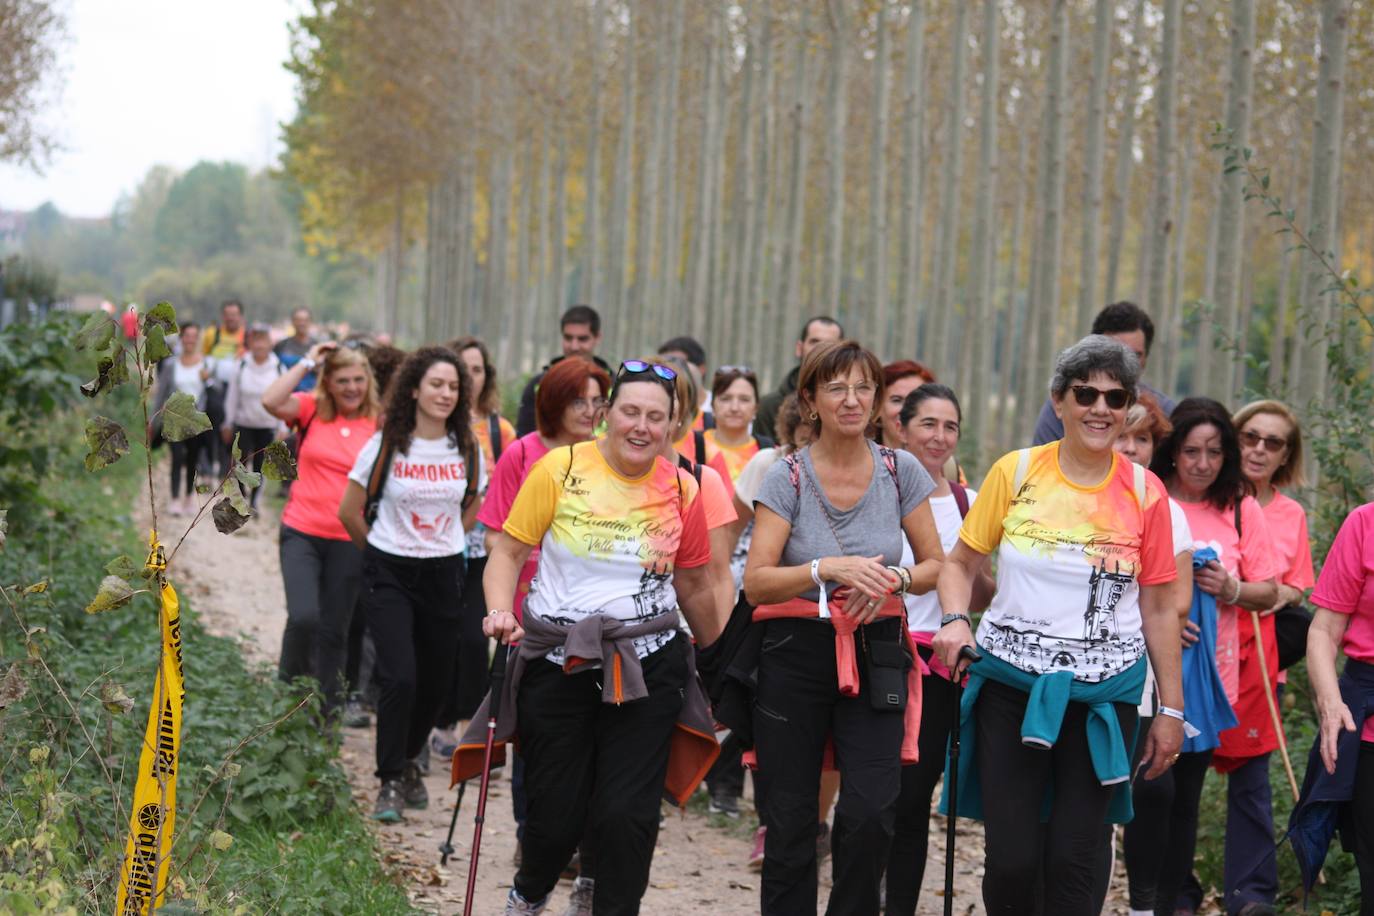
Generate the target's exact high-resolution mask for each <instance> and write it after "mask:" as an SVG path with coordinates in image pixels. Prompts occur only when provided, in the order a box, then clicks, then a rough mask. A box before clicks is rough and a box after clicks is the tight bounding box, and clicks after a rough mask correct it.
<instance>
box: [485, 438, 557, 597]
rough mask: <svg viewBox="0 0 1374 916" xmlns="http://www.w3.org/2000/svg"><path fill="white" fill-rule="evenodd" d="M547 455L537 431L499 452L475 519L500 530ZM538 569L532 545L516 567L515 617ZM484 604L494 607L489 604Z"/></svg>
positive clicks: (536, 557) (536, 555) (537, 553)
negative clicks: (528, 479) (517, 572)
mask: <svg viewBox="0 0 1374 916" xmlns="http://www.w3.org/2000/svg"><path fill="white" fill-rule="evenodd" d="M548 453H549V449H548V447H547V446H545V445H544V440H543V439H541V438H540V437H539V433H537V432H533V433H529V434H527V435H524V436H521V437H520V438H519V439H517V440H515V443H514V444H513V445H511V446H510V447H509V448H507V449H505V450H504V451H502V452H501V460H500V461H498V462H496V469H495V470H494V471H492V473H491V480H490V481H489V482H488V483H487V495H486V496H485V497H484V498H483V500H482V508H481V509H478V510H477V520H478V521H479V522H481V523H482V524H483V525H486V526H487V527H488V528H489V529H491V530H492V531H500V530H502V529H503V528H504V527H505V525H506V516H508V515H510V507H511V506H513V505H515V496H516V494H517V493H519V492H520V485H521V484H523V483H524V482H525V477H526V475H528V474H529V472H530V468H532V467H534V465H535V462H537V461H538V460H539V459H540V458H543V457H544V456H545V455H547V454H548ZM565 466H566V465H565ZM538 569H539V547H538V546H537V545H536V546H535V548H534V549H533V550H531V551H530V556H529V559H528V560H526V561H525V565H524V566H522V567H521V568H520V576H519V577H518V578H517V579H516V582H515V594H514V595H513V596H512V599H511V609H512V611H513V612H514V613H515V615H516V616H517V617H519V616H520V615H521V613H522V612H523V609H524V606H525V596H526V595H528V594H529V592H530V583H531V582H532V581H534V574H535V572H536V571H538ZM488 604H490V605H491V606H492V607H497V605H496V604H492V603H491V602H490V601H489V602H488Z"/></svg>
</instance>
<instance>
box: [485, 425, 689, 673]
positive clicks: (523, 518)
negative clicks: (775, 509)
mask: <svg viewBox="0 0 1374 916" xmlns="http://www.w3.org/2000/svg"><path fill="white" fill-rule="evenodd" d="M569 451H570V450H569V449H563V448H560V449H555V450H554V451H552V452H550V453H549V454H547V455H545V456H544V457H543V458H541V459H539V461H538V462H536V463H535V465H534V467H532V468H530V472H529V476H528V477H526V478H525V482H524V484H523V485H522V486H521V487H520V492H519V494H518V495H517V496H516V497H515V503H514V505H512V506H511V510H510V514H509V515H507V516H506V521H505V526H504V528H505V532H506V534H509V535H510V536H511V537H513V538H515V539H516V540H518V541H520V542H522V543H524V544H528V545H530V546H532V547H533V546H538V547H539V548H540V552H539V570H538V572H537V573H536V574H535V578H534V582H533V584H532V585H531V588H530V594H529V596H528V597H527V598H526V600H525V613H526V614H533V615H535V616H536V617H540V618H542V619H544V620H547V621H549V622H551V623H557V624H563V625H572V624H576V623H577V622H578V621H580V620H582V619H584V618H586V617H590V616H591V615H593V614H604V615H605V616H607V617H613V618H615V619H617V620H625V621H631V622H635V623H642V622H644V621H647V620H652V619H653V618H655V617H659V616H662V615H663V614H668V613H671V612H672V611H673V610H675V609H676V608H677V593H676V592H675V591H674V590H673V571H674V569H676V568H677V567H678V566H682V567H683V568H692V567H697V566H704V565H706V563H707V562H708V561H709V560H710V558H711V544H710V540H709V539H708V537H707V533H706V516H705V513H704V512H703V511H702V500H700V499H698V498H697V495H698V491H697V482H696V480H695V479H694V478H693V477H692V475H691V474H690V473H688V472H687V471H683V470H681V469H679V468H676V467H674V466H673V465H672V464H670V463H669V462H668V461H667V459H664V458H656V459H655V460H654V465H653V468H652V469H651V470H650V471H649V472H648V473H646V474H644V475H643V476H642V477H637V478H630V477H625V476H623V475H621V474H619V473H617V472H616V471H615V470H614V469H613V468H612V467H611V466H610V464H608V463H607V461H606V459H605V458H604V457H603V456H602V454H601V449H600V448H599V447H598V444H597V442H595V441H593V442H582V443H579V444H577V445H574V446H573V447H572V449H571V454H569ZM673 632H674V631H671V630H669V631H666V632H663V633H655V634H651V635H649V636H645V637H640V638H637V639H635V641H634V646H635V653H636V654H637V655H638V656H639V657H640V658H643V657H645V656H646V655H648V654H649V653H651V652H653V651H655V650H657V649H659V648H660V647H662V646H663V645H665V644H666V643H667V642H668V641H669V640H670V639H672V638H673ZM547 658H548V659H549V661H552V662H555V663H557V664H562V662H563V650H562V649H561V648H560V649H555V650H554V651H553V652H550V653H549V654H548V656H547Z"/></svg>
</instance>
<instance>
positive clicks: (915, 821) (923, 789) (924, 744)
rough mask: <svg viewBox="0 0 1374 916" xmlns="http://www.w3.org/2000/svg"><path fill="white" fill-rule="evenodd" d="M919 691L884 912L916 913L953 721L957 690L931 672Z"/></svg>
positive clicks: (923, 651) (893, 914) (895, 915)
mask: <svg viewBox="0 0 1374 916" xmlns="http://www.w3.org/2000/svg"><path fill="white" fill-rule="evenodd" d="M919 651H920V653H921V656H922V657H923V658H927V659H928V655H927V653H928V652H929V650H928V649H926V648H925V647H924V646H922V647H921V648H920V650H919ZM921 692H922V697H921V738H920V747H921V756H920V760H919V761H918V762H917V763H914V764H911V765H910V766H904V767H902V793H901V795H899V796H898V797H897V822H896V824H895V825H894V827H893V833H892V849H891V851H890V852H889V853H888V856H887V911H886V912H887V914H888V916H909V914H914V913H915V912H916V903H917V901H918V900H920V896H921V881H922V879H923V878H924V877H925V871H926V854H927V851H928V850H927V847H928V845H929V844H928V840H929V837H930V799H931V796H932V795H934V793H935V786H936V784H937V783H939V781H940V777H942V776H943V775H944V773H945V758H946V754H947V751H948V747H949V730H950V728H952V727H953V725H954V721H955V716H956V710H955V703H957V702H958V698H959V697H960V696H961V695H962V691H960V690H959V688H958V687H956V686H955V685H954V684H952V683H950V681H949V679H948V678H944V677H940V676H939V675H936V674H927V675H926V676H925V677H923V678H921Z"/></svg>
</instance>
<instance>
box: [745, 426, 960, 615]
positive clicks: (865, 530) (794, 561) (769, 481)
mask: <svg viewBox="0 0 1374 916" xmlns="http://www.w3.org/2000/svg"><path fill="white" fill-rule="evenodd" d="M868 447H869V451H870V452H872V454H873V477H872V479H871V480H870V481H869V483H868V490H867V491H866V492H865V493H864V495H863V497H862V498H861V499H860V500H859V501H858V502H857V503H855V504H854V505H853V506H852V507H851V508H849V509H846V510H844V511H840V510H839V509H836V508H835V506H834V505H832V504H831V502H830V500H829V499H827V498H826V496H825V493H823V492H822V491H821V489H820V487H819V486H818V485H817V484H816V469H815V467H813V466H812V464H811V449H810V448H804V449H802V450H801V451H800V452H798V453H797V455H798V456H799V459H800V463H801V467H800V468H799V469H798V470H799V471H800V475H799V480H798V484H799V486H794V485H793V483H792V477H791V474H790V472H789V469H788V463H787V462H786V461H779V462H777V463H776V464H774V465H773V466H772V467H771V468H769V469H768V474H767V475H766V476H765V477H764V478H763V486H762V487H761V488H760V490H759V494H758V497H757V498H756V499H755V500H754V504H755V505H758V504H760V503H762V504H763V505H765V506H767V507H768V508H770V509H772V510H773V511H774V512H776V513H778V515H780V516H782V517H783V518H785V519H787V521H788V522H790V523H791V525H792V533H791V534H790V535H788V538H787V544H786V546H784V547H783V549H782V559H781V560H780V561H779V565H781V566H805V565H807V564H808V563H810V562H811V561H812V560H814V559H816V558H817V557H835V556H860V557H872V556H877V555H878V554H882V556H883V564H884V565H896V564H897V563H899V562H901V559H902V542H903V540H904V539H905V538H906V533H905V532H904V531H902V519H903V518H905V517H906V516H907V514H908V513H909V512H911V510H913V509H915V508H916V507H917V506H919V505H920V504H921V501H922V500H924V499H925V498H926V497H928V496H929V495H930V494H931V492H932V491H934V489H935V481H933V480H931V479H930V475H929V474H927V473H926V469H925V468H923V467H921V463H920V462H919V461H917V460H916V458H915V456H913V455H912V454H911V453H909V452H906V451H898V452H896V456H897V479H896V480H893V475H892V473H891V472H890V471H889V470H888V469H887V465H886V464H885V463H884V462H883V458H882V454H881V453H880V452H879V450H878V446H877V445H876V444H875V443H873V442H869V444H868ZM899 485H900V493H901V508H900V509H899V508H898V505H897V502H898V500H897V494H898V492H899V489H898V488H899ZM798 490H800V493H799V492H798ZM817 496H819V497H820V499H819V500H818V499H817V498H816V497H817ZM822 503H824V504H825V509H824V510H822V509H821V504H822ZM827 515H829V521H827V520H826V516H827ZM832 526H833V530H832ZM836 533H838V535H839V542H838V543H837V542H836V537H835V535H836ZM802 597H803V598H806V599H809V600H811V601H816V600H818V599H819V598H820V590H819V589H817V588H814V587H813V588H811V589H809V590H807V591H806V592H804V593H803V594H802Z"/></svg>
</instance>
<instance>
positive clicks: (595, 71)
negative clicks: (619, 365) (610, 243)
mask: <svg viewBox="0 0 1374 916" xmlns="http://www.w3.org/2000/svg"><path fill="white" fill-rule="evenodd" d="M601 2H602V0H592V20H591V30H592V61H591V64H592V96H591V113H590V114H589V115H588V118H587V176H586V191H587V198H586V204H585V207H584V211H583V215H582V282H581V283H580V284H579V289H580V290H581V299H582V301H584V302H589V303H600V301H601V238H600V233H601V203H600V182H601V88H602V86H601V84H602V82H603V81H604V77H603V73H602V58H603V56H604V54H605V44H606V41H605V36H606V19H605V16H604V14H603V11H602V6H601Z"/></svg>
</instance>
